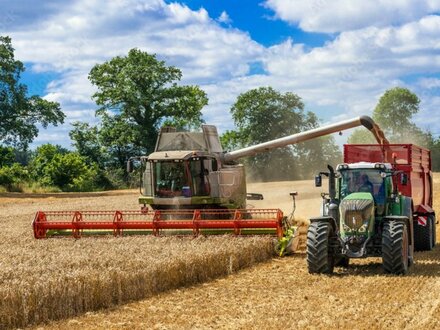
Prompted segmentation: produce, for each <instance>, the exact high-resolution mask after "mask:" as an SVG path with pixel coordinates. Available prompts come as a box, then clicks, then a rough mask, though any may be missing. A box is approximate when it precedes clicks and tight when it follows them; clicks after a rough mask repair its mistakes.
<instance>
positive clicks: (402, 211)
mask: <svg viewBox="0 0 440 330" xmlns="http://www.w3.org/2000/svg"><path fill="white" fill-rule="evenodd" d="M328 170H329V171H328V172H321V173H320V174H319V175H318V176H316V178H315V185H316V186H321V181H322V180H321V176H322V175H325V176H327V177H328V178H329V193H328V194H322V197H323V207H322V214H321V216H320V217H317V218H312V219H310V226H309V230H308V233H307V263H308V269H309V272H310V273H332V272H333V268H334V266H335V265H339V266H348V263H349V260H350V259H351V258H366V257H381V258H382V264H383V268H384V270H385V272H387V273H393V274H405V273H406V272H407V271H408V267H409V266H410V265H411V264H412V263H413V260H414V250H419V251H426V250H431V249H432V248H433V247H434V246H435V242H436V228H435V227H436V220H435V212H434V210H433V209H432V191H433V182H432V172H431V156H430V152H429V150H426V149H424V148H420V147H418V146H415V145H412V144H389V143H388V141H387V140H385V139H384V140H383V141H382V143H380V144H379V145H368V144H364V145H362V144H352V145H345V146H344V163H343V164H339V165H338V166H337V167H336V171H334V169H333V168H332V167H331V166H328Z"/></svg>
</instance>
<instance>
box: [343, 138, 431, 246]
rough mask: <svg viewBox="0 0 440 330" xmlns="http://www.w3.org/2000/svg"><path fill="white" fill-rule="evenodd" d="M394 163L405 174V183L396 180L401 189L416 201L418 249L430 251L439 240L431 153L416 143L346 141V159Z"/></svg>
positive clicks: (415, 224)
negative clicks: (383, 143) (433, 199)
mask: <svg viewBox="0 0 440 330" xmlns="http://www.w3.org/2000/svg"><path fill="white" fill-rule="evenodd" d="M389 159H392V161H391V163H392V165H393V166H394V167H395V169H396V170H398V171H402V172H403V173H406V175H407V177H408V181H407V182H406V184H404V183H403V182H401V181H400V180H396V182H397V185H398V190H399V191H400V192H401V193H402V194H403V195H405V196H408V197H411V198H412V201H413V206H412V209H413V221H414V241H415V249H416V250H419V251H423V250H431V249H432V248H433V247H434V245H435V242H436V231H435V227H436V220H435V212H434V210H433V209H432V193H433V180H432V171H431V152H430V151H429V150H427V149H425V148H422V147H418V146H416V145H414V144H390V145H378V144H346V145H344V162H345V163H347V164H350V163H357V162H372V163H374V162H377V163H386V162H390V161H387V160H389Z"/></svg>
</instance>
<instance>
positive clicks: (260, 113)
mask: <svg viewBox="0 0 440 330" xmlns="http://www.w3.org/2000/svg"><path fill="white" fill-rule="evenodd" d="M24 70H25V68H24V65H23V63H22V62H20V61H19V60H16V59H15V57H14V49H13V47H12V41H11V39H10V38H9V37H0V122H1V125H0V186H2V187H3V190H8V191H23V190H31V191H40V190H41V191H91V190H101V189H116V188H124V187H133V186H135V185H136V184H137V182H136V180H137V178H138V176H137V175H131V176H129V175H128V174H127V173H126V172H125V163H126V161H127V159H128V158H129V157H131V156H135V155H148V154H149V153H151V152H152V151H153V150H154V146H155V142H156V138H157V134H158V131H159V129H160V127H162V126H164V125H167V126H174V127H176V128H178V129H180V130H196V129H199V128H200V126H201V124H203V123H204V120H203V117H202V109H203V107H204V106H206V105H207V104H208V97H207V95H206V93H205V92H204V91H203V90H201V88H200V87H199V86H195V85H182V84H180V83H179V82H180V80H181V78H182V72H181V70H180V69H178V68H176V67H174V66H169V65H167V64H166V63H165V62H164V61H160V60H158V59H157V57H156V55H154V54H148V53H147V52H144V51H141V50H139V49H132V50H130V51H129V52H128V54H127V55H126V56H116V57H114V58H112V59H111V60H109V61H106V62H104V63H102V64H97V65H95V66H94V67H93V68H92V69H91V71H90V73H89V80H90V82H91V83H92V84H93V85H94V86H95V87H96V89H97V91H96V93H95V94H94V95H92V99H93V100H94V101H95V102H96V104H97V106H98V109H97V110H96V116H97V117H98V118H99V123H98V124H96V125H91V124H90V123H86V122H74V123H72V129H71V130H70V133H69V136H70V138H71V140H72V147H73V150H68V149H66V148H62V147H61V146H59V145H52V144H45V145H42V146H39V147H38V148H36V149H35V150H30V148H29V144H30V143H31V142H32V141H33V140H34V139H35V138H36V137H37V136H38V125H41V126H42V127H43V128H46V127H47V126H48V125H55V126H57V125H61V124H63V123H64V120H65V114H64V113H63V112H62V110H61V107H60V105H59V104H58V103H57V102H50V101H47V100H45V99H43V98H41V97H39V96H36V95H32V96H29V95H28V94H29V93H28V88H27V86H26V85H24V84H23V83H21V82H20V77H21V74H22V73H23V72H24ZM396 102H397V103H396ZM419 102H420V101H419V100H418V98H417V96H416V95H415V94H413V93H412V92H410V91H409V90H406V89H402V88H397V89H391V90H389V91H387V92H386V93H385V94H384V95H383V96H382V98H381V99H380V101H379V104H378V106H377V107H376V109H375V111H374V117H375V119H376V120H377V121H378V122H379V123H380V124H381V125H383V127H385V128H386V131H387V133H389V134H390V135H391V136H392V137H393V139H394V138H395V139H401V138H405V137H407V136H408V134H407V133H408V132H409V131H408V130H411V134H412V135H414V137H415V138H420V140H417V141H419V144H422V145H424V146H427V147H431V148H432V149H433V150H437V151H436V153H435V155H434V158H435V157H437V158H435V159H437V160H438V158H439V154H440V152H439V151H440V150H439V147H440V139H435V138H434V137H433V136H432V135H430V134H429V133H424V132H422V131H421V130H420V129H419V128H417V126H415V125H414V124H413V123H412V121H411V117H412V115H414V114H415V113H417V111H418V109H419ZM396 104H397V105H396ZM399 106H400V107H399ZM230 113H231V115H232V118H233V120H234V124H235V128H234V129H233V130H229V131H226V132H225V133H224V134H223V135H222V136H221V141H222V144H223V146H224V148H225V149H226V150H233V149H236V148H241V147H245V146H248V145H252V144H257V143H261V142H265V141H268V140H272V139H275V138H278V137H282V136H285V135H289V134H294V133H297V132H301V131H304V130H307V129H311V128H315V127H318V126H319V125H320V123H319V119H318V118H317V116H316V115H315V114H314V113H313V112H310V111H305V110H304V103H303V101H302V100H301V98H300V97H299V96H298V95H296V94H294V93H291V92H287V93H281V92H279V91H277V90H275V89H273V88H272V87H260V88H256V89H252V90H249V91H247V92H244V93H242V94H240V95H239V96H238V97H237V99H236V101H235V103H234V104H233V105H232V107H231V109H230ZM393 118H395V120H393ZM400 127H405V130H406V132H407V133H405V134H403V133H402V130H400V129H399V128H400ZM366 134H367V135H368V136H367V135H366ZM369 134H370V133H368V132H367V131H366V130H363V131H362V130H358V131H355V132H354V133H353V135H352V136H351V137H350V140H351V142H356V141H358V140H361V141H363V142H364V141H367V139H369V138H370V136H369ZM399 134H400V135H399ZM340 160H341V152H340V150H339V147H338V146H337V145H336V143H335V141H334V139H333V137H331V136H326V137H322V138H319V139H315V140H312V141H308V142H304V143H300V144H297V145H294V146H289V147H285V148H281V149H277V150H273V151H271V152H269V153H266V154H260V155H258V156H255V157H250V158H247V159H245V160H244V163H245V164H246V166H247V167H246V168H247V171H248V174H249V176H250V177H251V178H254V179H255V180H265V181H268V180H294V179H302V178H310V177H311V175H312V174H313V173H314V172H316V171H318V170H321V169H322V168H323V167H325V164H327V163H330V164H336V163H338V162H339V161H340ZM434 164H438V162H437V163H435V162H434Z"/></svg>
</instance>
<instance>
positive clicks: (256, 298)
mask: <svg viewBox="0 0 440 330" xmlns="http://www.w3.org/2000/svg"><path fill="white" fill-rule="evenodd" d="M312 185H313V183H312V182H311V181H302V182H289V183H286V182H284V183H266V184H251V185H250V187H249V191H250V192H261V193H263V194H264V195H265V200H264V201H261V202H252V204H253V206H254V207H269V206H270V207H274V206H278V207H280V208H282V209H283V210H284V211H285V212H286V213H288V212H289V211H290V208H291V205H290V204H291V203H290V197H289V196H288V192H289V191H292V190H297V191H298V192H299V193H300V196H299V201H298V209H297V210H298V212H297V214H298V215H299V217H300V218H307V217H309V216H312V215H316V214H317V213H319V210H318V209H317V208H319V199H320V198H319V197H316V196H319V190H317V189H316V188H313V187H312ZM324 186H325V184H324ZM439 188H440V176H436V192H437V194H436V196H438V195H439V193H440V191H439V190H440V189H439ZM17 197H18V196H17ZM17 197H12V198H11V197H10V196H8V197H4V196H3V197H2V196H0V210H2V212H3V214H2V215H1V220H2V224H6V226H2V227H3V228H2V232H1V233H0V235H1V238H2V240H3V241H2V243H0V244H1V245H2V248H3V249H4V250H5V249H6V250H8V248H10V249H11V251H7V252H6V256H5V254H4V255H3V256H2V257H0V263H2V264H3V265H4V264H5V263H7V262H8V261H9V262H11V261H13V260H14V250H13V248H12V247H14V246H16V245H19V246H24V247H25V249H27V252H28V253H33V252H32V249H35V248H40V249H45V250H47V251H52V250H54V249H56V248H57V247H56V248H55V247H54V246H57V245H59V244H60V242H61V241H60V240H47V241H41V242H45V243H44V244H42V243H36V242H35V241H34V240H33V239H32V237H31V228H30V221H31V219H32V213H33V212H34V211H35V210H37V209H46V210H55V209H57V210H58V209H63V208H66V209H94V208H97V209H105V208H110V209H113V208H116V207H120V206H121V205H122V206H124V208H126V209H135V208H137V205H136V199H135V197H136V193H130V192H124V194H123V195H120V196H119V195H117V196H114V195H113V194H110V195H109V196H105V195H104V196H94V195H93V194H91V195H87V197H79V196H74V197H72V198H66V197H65V196H63V197H62V198H55V197H50V198H17ZM439 204H440V203H439V199H438V198H437V200H436V205H435V207H436V209H437V210H439V209H440V205H439ZM438 232H439V231H438ZM438 237H439V236H438ZM124 239H125V238H124ZM98 240H99V239H98ZM111 240H112V242H113V239H111ZM128 240H131V238H128ZM122 241H123V240H122ZM78 242H81V244H78V248H81V247H82V248H86V249H87V250H88V251H91V250H93V249H95V250H96V249H98V250H99V249H104V248H106V247H108V246H110V245H109V243H111V242H107V243H105V242H99V243H97V242H96V241H95V239H90V238H84V239H82V240H80V241H78ZM115 242H117V245H118V247H117V249H122V247H121V246H122V245H123V243H120V242H121V240H118V241H115ZM138 242H139V243H140V242H141V241H138ZM168 243H169V244H174V243H172V242H169V241H167V244H168ZM63 244H67V246H69V245H72V242H70V241H67V243H63ZM129 252H130V251H129ZM100 253H101V255H102V256H103V257H104V258H105V257H106V253H105V252H104V251H101V252H100ZM173 253H174V252H173ZM178 253H179V251H177V253H176V255H178ZM183 253H188V251H186V252H185V251H182V254H183ZM42 254H44V251H43V252H42V251H39V252H37V253H36V255H39V256H41V255H42ZM158 256H160V254H159V253H158ZM83 259H84V263H83V264H81V262H79V261H78V259H76V258H74V260H76V265H71V270H72V272H75V270H76V269H81V268H83V267H88V266H87V262H90V261H92V260H93V258H92V257H91V256H84V258H83ZM26 260H27V259H26ZM26 260H25V261H26ZM52 261H54V260H53V259H52ZM55 261H56V260H55ZM48 262H49V259H48ZM60 263H61V266H62V265H68V261H61V262H60ZM128 263H129V261H127V264H128ZM23 266H25V265H23ZM109 266H110V267H114V265H112V264H110V265H109ZM121 267H123V265H122V266H121ZM18 268H20V267H18ZM49 268H50V269H51V267H49ZM51 271H53V269H51ZM439 277H440V251H439V247H436V249H435V250H434V251H432V252H426V253H417V255H416V265H415V266H414V267H413V269H412V270H411V272H410V273H409V275H408V276H406V277H395V276H388V275H384V274H383V272H382V269H381V265H380V259H368V260H357V261H355V262H353V265H352V266H351V267H350V268H349V269H348V270H345V269H342V268H338V269H337V271H336V275H335V276H332V277H328V276H312V275H309V274H308V273H307V267H306V262H305V259H304V253H299V254H297V255H294V256H292V257H287V258H282V259H272V260H271V261H266V262H263V263H260V264H259V265H257V266H254V267H252V268H248V269H245V270H242V271H240V272H239V273H235V274H232V275H230V276H228V277H224V278H220V279H217V280H213V281H210V282H207V283H204V284H199V285H195V286H192V287H189V288H183V289H177V290H171V291H167V292H165V293H161V294H157V295H154V296H152V297H150V298H148V299H145V300H142V301H139V302H134V303H130V304H125V305H123V306H121V307H118V308H113V309H110V310H105V311H101V312H88V313H86V315H84V316H81V317H75V318H71V319H68V320H65V321H58V322H53V323H51V324H48V325H46V326H41V325H40V326H37V327H36V328H38V329H78V328H81V329H107V328H118V329H119V328H121V329H133V328H138V329H145V328H157V329H174V328H274V329H282V328H298V327H299V328H304V327H311V328H335V327H340V328H361V329H362V328H373V329H374V328H385V327H386V328H391V329H394V328H396V329H397V328H399V329H401V328H409V329H420V328H425V329H434V328H440V294H439V293H440V278H439ZM0 328H1V327H0Z"/></svg>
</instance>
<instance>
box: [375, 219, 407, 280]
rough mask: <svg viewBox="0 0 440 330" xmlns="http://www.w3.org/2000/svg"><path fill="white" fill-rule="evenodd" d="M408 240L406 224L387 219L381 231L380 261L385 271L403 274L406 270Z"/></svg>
mask: <svg viewBox="0 0 440 330" xmlns="http://www.w3.org/2000/svg"><path fill="white" fill-rule="evenodd" d="M408 244H409V241H408V230H407V228H406V224H405V223H403V222H400V221H393V220H391V221H387V222H385V223H384V226H383V231H382V263H383V268H384V270H385V272H386V273H392V274H405V273H406V272H407V271H408V261H409V260H408V259H409V245H408Z"/></svg>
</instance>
